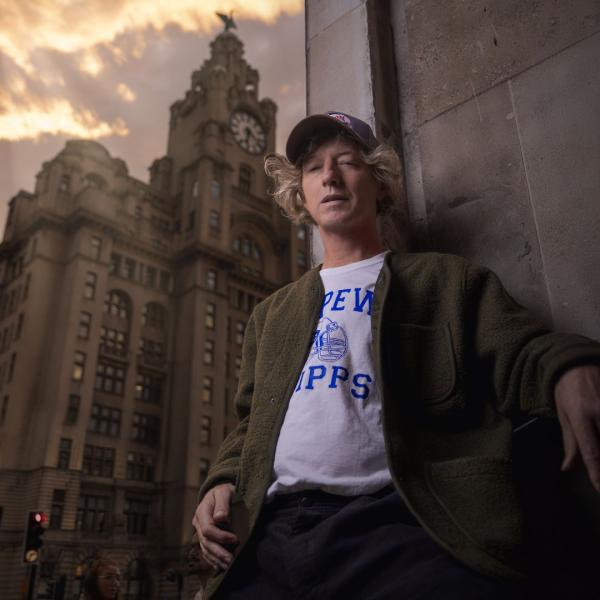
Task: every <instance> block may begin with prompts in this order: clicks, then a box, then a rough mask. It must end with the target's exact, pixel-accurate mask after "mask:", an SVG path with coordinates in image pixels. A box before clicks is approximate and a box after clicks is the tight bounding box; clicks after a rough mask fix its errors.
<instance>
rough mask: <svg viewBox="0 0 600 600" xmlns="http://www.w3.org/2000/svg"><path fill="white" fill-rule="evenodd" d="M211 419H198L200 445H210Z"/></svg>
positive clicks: (204, 417) (205, 417)
mask: <svg viewBox="0 0 600 600" xmlns="http://www.w3.org/2000/svg"><path fill="white" fill-rule="evenodd" d="M210 430H211V418H210V417H207V416H206V415H204V416H203V417H202V418H201V419H200V443H201V444H205V445H208V444H210Z"/></svg>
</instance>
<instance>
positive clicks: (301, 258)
mask: <svg viewBox="0 0 600 600" xmlns="http://www.w3.org/2000/svg"><path fill="white" fill-rule="evenodd" d="M298 266H299V267H305V266H306V254H305V253H304V252H303V251H302V250H299V251H298Z"/></svg>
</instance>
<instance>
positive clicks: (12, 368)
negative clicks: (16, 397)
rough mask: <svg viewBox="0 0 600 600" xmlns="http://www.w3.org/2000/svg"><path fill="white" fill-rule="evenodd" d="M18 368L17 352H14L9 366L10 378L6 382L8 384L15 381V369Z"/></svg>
mask: <svg viewBox="0 0 600 600" xmlns="http://www.w3.org/2000/svg"><path fill="white" fill-rule="evenodd" d="M16 366H17V354H16V352H13V353H12V354H11V355H10V363H9V365H8V378H7V380H6V383H10V382H11V381H12V380H13V377H14V375H15V367H16Z"/></svg>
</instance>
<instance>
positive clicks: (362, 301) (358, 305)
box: [319, 287, 373, 317]
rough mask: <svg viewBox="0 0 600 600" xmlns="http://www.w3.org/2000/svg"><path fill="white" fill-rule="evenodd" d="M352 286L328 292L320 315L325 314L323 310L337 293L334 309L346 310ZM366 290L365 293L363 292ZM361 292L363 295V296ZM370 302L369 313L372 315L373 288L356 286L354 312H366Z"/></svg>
mask: <svg viewBox="0 0 600 600" xmlns="http://www.w3.org/2000/svg"><path fill="white" fill-rule="evenodd" d="M351 291H352V290H351V289H350V288H343V289H341V290H333V291H331V292H327V293H326V294H325V296H323V304H322V305H321V313H320V315H319V316H320V317H322V316H323V311H324V310H325V307H326V306H328V305H329V304H330V303H331V301H332V299H333V296H334V294H335V300H333V305H332V306H331V309H330V310H332V311H336V312H340V311H343V310H346V301H347V300H348V298H347V294H348V293H349V292H351ZM363 292H364V293H363ZM361 293H363V296H362V298H361ZM366 304H368V308H367V315H369V316H370V315H371V306H372V304H373V292H372V291H371V290H363V289H362V288H358V287H357V288H354V307H353V308H352V310H353V311H354V312H359V313H362V312H364V308H365V305H366Z"/></svg>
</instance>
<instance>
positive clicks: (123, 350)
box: [100, 327, 128, 356]
mask: <svg viewBox="0 0 600 600" xmlns="http://www.w3.org/2000/svg"><path fill="white" fill-rule="evenodd" d="M127 346H128V344H127V334H126V333H125V332H124V331H119V330H118V329H111V328H109V327H101V328H100V349H101V351H102V352H105V353H107V354H112V355H114V356H125V355H126V354H127Z"/></svg>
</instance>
